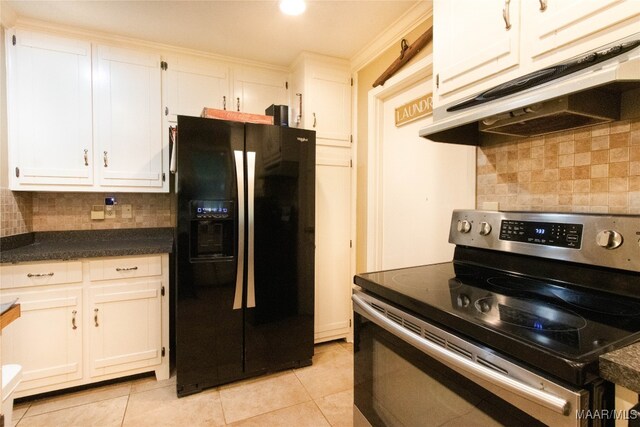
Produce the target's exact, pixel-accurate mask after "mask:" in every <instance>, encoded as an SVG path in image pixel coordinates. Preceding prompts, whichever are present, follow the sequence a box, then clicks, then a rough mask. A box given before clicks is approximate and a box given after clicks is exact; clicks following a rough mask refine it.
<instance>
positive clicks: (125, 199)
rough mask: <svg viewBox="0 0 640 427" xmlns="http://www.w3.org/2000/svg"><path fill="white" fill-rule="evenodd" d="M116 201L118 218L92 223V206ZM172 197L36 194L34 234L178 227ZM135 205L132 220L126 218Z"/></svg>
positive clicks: (132, 194) (140, 194)
mask: <svg viewBox="0 0 640 427" xmlns="http://www.w3.org/2000/svg"><path fill="white" fill-rule="evenodd" d="M110 196H113V197H115V198H116V202H117V205H116V206H115V211H116V218H114V219H103V220H92V219H91V206H92V205H103V204H104V199H105V197H110ZM172 199H173V198H172V195H171V194H166V193H165V194H158V193H116V194H113V193H108V194H107V193H49V192H37V193H33V231H64V230H103V229H110V228H148V227H174V226H175V223H176V220H175V218H176V216H175V212H176V210H175V207H174V206H173V201H172ZM122 205H131V207H132V218H122Z"/></svg>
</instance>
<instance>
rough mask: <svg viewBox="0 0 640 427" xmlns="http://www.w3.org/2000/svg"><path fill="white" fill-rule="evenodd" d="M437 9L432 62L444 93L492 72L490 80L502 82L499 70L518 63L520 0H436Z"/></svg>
mask: <svg viewBox="0 0 640 427" xmlns="http://www.w3.org/2000/svg"><path fill="white" fill-rule="evenodd" d="M507 5H508V8H507ZM507 9H508V10H507ZM433 10H434V18H433V19H434V22H433V28H434V37H433V41H434V47H433V55H434V59H433V65H434V75H436V79H437V80H436V81H437V85H436V86H437V94H438V96H439V97H442V96H445V95H447V94H450V93H451V92H453V91H455V90H458V89H461V88H463V87H466V86H469V85H471V84H472V83H476V82H479V81H481V80H483V79H488V78H491V77H493V81H492V82H491V83H490V85H494V84H497V83H498V82H497V81H496V80H495V76H496V75H497V74H498V73H501V72H503V71H505V70H508V69H509V68H511V67H514V66H516V65H517V64H518V62H519V38H520V37H519V35H520V1H519V0H510V1H508V0H488V1H476V0H435V1H434V5H433ZM503 15H504V16H503ZM505 16H507V17H508V19H509V22H510V24H511V27H510V28H509V29H507V28H506V24H505ZM488 84H489V83H488ZM451 99H453V98H451ZM434 101H436V102H437V101H438V99H437V98H436V99H435V100H434Z"/></svg>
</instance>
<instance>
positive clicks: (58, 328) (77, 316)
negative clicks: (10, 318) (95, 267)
mask: <svg viewBox="0 0 640 427" xmlns="http://www.w3.org/2000/svg"><path fill="white" fill-rule="evenodd" d="M16 298H18V302H19V303H20V311H21V313H20V317H19V318H18V320H16V321H14V322H13V323H12V324H11V326H9V327H7V328H5V329H4V330H3V331H2V363H3V364H7V363H17V364H19V365H21V366H22V380H21V382H20V386H19V391H27V390H35V389H38V388H41V387H50V386H53V387H54V388H57V386H61V387H62V386H63V384H65V383H69V382H73V381H76V380H80V379H81V378H82V366H83V365H82V330H83V327H82V287H80V286H74V287H68V286H65V285H62V286H55V287H51V288H49V289H46V290H45V289H38V288H35V289H16V290H12V291H10V292H4V291H3V292H2V302H3V303H4V302H8V301H13V300H15V299H16ZM26 394H30V393H26ZM23 395H24V394H23Z"/></svg>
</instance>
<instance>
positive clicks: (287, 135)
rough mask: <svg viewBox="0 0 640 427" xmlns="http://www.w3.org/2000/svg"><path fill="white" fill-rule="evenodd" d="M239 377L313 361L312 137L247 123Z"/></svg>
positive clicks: (292, 131) (295, 131) (313, 197)
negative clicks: (244, 293)
mask: <svg viewBox="0 0 640 427" xmlns="http://www.w3.org/2000/svg"><path fill="white" fill-rule="evenodd" d="M245 143H246V151H247V153H246V155H247V196H248V200H247V209H248V227H247V229H248V254H247V260H248V265H247V306H246V308H245V372H246V373H251V372H259V371H264V370H275V369H278V368H284V367H289V366H300V365H306V364H309V363H310V361H311V357H312V356H313V310H314V224H315V215H314V212H315V133H314V132H310V131H305V130H298V129H289V128H286V127H279V126H269V125H252V124H246V127H245Z"/></svg>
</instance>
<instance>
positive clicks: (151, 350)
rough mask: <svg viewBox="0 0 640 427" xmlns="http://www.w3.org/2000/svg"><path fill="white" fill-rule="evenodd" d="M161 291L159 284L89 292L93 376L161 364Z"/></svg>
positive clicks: (106, 287)
mask: <svg viewBox="0 0 640 427" xmlns="http://www.w3.org/2000/svg"><path fill="white" fill-rule="evenodd" d="M161 289H162V282H161V281H160V280H139V281H134V282H119V283H114V284H110V285H104V286H92V287H91V288H90V290H89V305H88V308H89V310H90V312H89V315H90V323H89V325H88V328H89V349H90V350H89V351H90V357H91V365H90V374H91V376H94V377H95V376H99V375H108V374H112V373H115V372H122V371H126V370H129V369H135V368H141V367H145V366H154V365H159V364H160V362H161V353H162V350H161V347H162V344H161V327H160V325H161V311H160V310H161V303H162V296H161Z"/></svg>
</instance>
